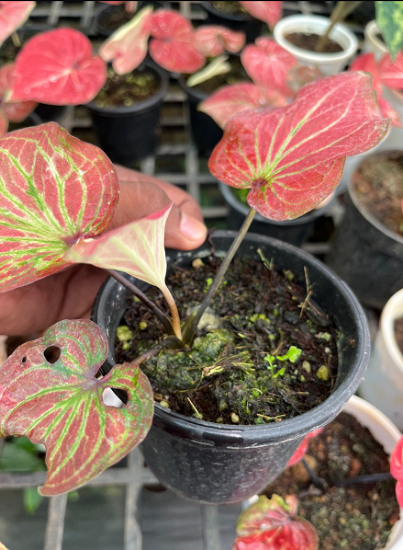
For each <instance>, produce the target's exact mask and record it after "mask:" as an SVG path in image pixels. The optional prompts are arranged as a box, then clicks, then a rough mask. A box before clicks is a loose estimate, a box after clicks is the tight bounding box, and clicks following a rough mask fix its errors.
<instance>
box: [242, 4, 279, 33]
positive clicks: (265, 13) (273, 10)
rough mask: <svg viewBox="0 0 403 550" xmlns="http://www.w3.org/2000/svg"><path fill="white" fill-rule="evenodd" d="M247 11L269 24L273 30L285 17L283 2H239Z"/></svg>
mask: <svg viewBox="0 0 403 550" xmlns="http://www.w3.org/2000/svg"><path fill="white" fill-rule="evenodd" d="M239 3H240V4H241V5H242V6H243V7H244V8H245V9H246V11H247V12H248V13H249V14H250V15H252V17H256V19H260V20H261V21H264V22H265V23H267V25H268V26H269V28H270V29H273V28H274V26H275V24H276V23H277V22H278V21H279V20H280V19H281V16H282V15H283V2H270V1H269V2H265V1H263V2H258V1H257V2H255V1H251V2H239Z"/></svg>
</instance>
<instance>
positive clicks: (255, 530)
mask: <svg viewBox="0 0 403 550" xmlns="http://www.w3.org/2000/svg"><path fill="white" fill-rule="evenodd" d="M297 508H298V503H297V499H296V497H295V496H294V495H291V496H287V497H286V499H285V501H284V500H283V499H282V498H281V497H279V496H278V495H273V496H272V498H271V499H270V500H269V499H268V498H267V497H265V496H260V497H259V499H258V501H257V502H256V503H254V504H252V505H251V506H249V508H247V509H246V510H245V511H244V512H242V514H241V515H240V516H239V518H238V523H237V539H236V540H235V544H234V547H233V550H317V549H318V547H319V541H318V536H317V534H316V531H315V529H314V527H313V526H312V525H311V524H310V523H309V521H307V520H306V519H303V518H300V517H298V516H296V513H297Z"/></svg>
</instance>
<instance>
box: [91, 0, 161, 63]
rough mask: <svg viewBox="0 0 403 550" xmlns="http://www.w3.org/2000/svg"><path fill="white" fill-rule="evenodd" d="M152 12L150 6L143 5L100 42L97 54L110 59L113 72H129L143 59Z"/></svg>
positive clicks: (146, 47) (145, 53) (105, 59)
mask: <svg viewBox="0 0 403 550" xmlns="http://www.w3.org/2000/svg"><path fill="white" fill-rule="evenodd" d="M152 12H153V9H152V7H151V6H148V7H145V8H144V9H142V10H141V11H140V12H139V13H138V14H137V15H136V16H135V17H133V19H132V20H131V21H129V22H128V23H126V24H125V25H123V26H122V27H120V28H119V29H118V30H117V31H116V32H114V33H113V34H112V36H110V37H109V38H108V40H106V42H104V43H103V44H102V46H101V48H100V50H99V55H100V56H101V58H102V59H103V60H104V61H107V62H108V61H112V66H113V69H114V71H115V73H117V74H126V73H130V72H131V71H133V70H134V69H135V68H136V67H138V66H139V65H140V63H141V62H142V61H143V60H144V58H145V56H146V55H147V50H148V37H149V36H150V29H151V18H152Z"/></svg>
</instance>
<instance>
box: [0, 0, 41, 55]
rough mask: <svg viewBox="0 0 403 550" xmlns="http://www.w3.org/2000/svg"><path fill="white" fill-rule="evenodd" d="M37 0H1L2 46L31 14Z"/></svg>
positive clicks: (0, 33)
mask: <svg viewBox="0 0 403 550" xmlns="http://www.w3.org/2000/svg"><path fill="white" fill-rule="evenodd" d="M35 6H36V2H0V46H1V45H2V44H3V42H4V41H5V40H6V38H8V37H9V36H11V35H12V34H13V32H15V31H16V30H17V29H18V28H19V27H21V25H22V24H23V23H25V21H26V20H27V19H28V17H29V16H30V14H31V11H32V10H33V9H34V7H35Z"/></svg>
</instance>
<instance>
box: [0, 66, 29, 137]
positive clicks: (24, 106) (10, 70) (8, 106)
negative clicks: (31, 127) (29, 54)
mask: <svg viewBox="0 0 403 550" xmlns="http://www.w3.org/2000/svg"><path fill="white" fill-rule="evenodd" d="M14 67H15V65H14V63H7V64H6V65H3V66H2V68H1V69H0V98H1V99H2V108H3V110H4V112H5V113H6V115H7V117H8V119H9V120H11V122H22V121H23V120H25V119H26V118H27V116H28V115H29V114H30V113H32V111H33V110H34V109H35V108H36V107H37V105H38V103H37V102H36V101H16V102H14V103H10V102H7V101H5V100H4V99H3V98H4V97H6V96H7V95H8V94H9V92H10V90H11V89H12V87H13V83H14ZM0 137H1V136H0Z"/></svg>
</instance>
